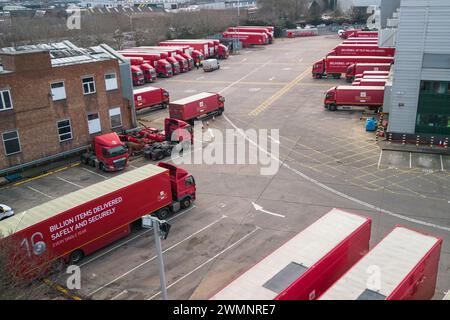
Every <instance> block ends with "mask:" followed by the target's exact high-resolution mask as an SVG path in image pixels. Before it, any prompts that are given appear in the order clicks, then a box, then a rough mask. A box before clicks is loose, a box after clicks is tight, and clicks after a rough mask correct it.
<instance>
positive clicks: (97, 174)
mask: <svg viewBox="0 0 450 320" xmlns="http://www.w3.org/2000/svg"><path fill="white" fill-rule="evenodd" d="M81 169H82V170H84V171H86V172H89V173H92V174H94V175H96V176H99V177H102V178H103V179H108V177H107V176H104V175H101V174H100V173H97V172H94V171H92V170H89V169H86V168H81Z"/></svg>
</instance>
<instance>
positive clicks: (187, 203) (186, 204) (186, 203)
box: [181, 198, 192, 209]
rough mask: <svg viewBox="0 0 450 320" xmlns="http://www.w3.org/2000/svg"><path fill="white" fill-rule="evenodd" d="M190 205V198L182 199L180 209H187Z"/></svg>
mask: <svg viewBox="0 0 450 320" xmlns="http://www.w3.org/2000/svg"><path fill="white" fill-rule="evenodd" d="M191 204H192V200H191V198H184V199H183V200H182V201H181V209H187V208H189V207H190V206H191Z"/></svg>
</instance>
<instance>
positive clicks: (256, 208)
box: [252, 201, 286, 218]
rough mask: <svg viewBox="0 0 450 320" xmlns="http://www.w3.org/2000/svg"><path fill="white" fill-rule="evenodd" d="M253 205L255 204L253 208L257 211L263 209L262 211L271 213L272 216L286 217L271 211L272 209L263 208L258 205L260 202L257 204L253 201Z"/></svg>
mask: <svg viewBox="0 0 450 320" xmlns="http://www.w3.org/2000/svg"><path fill="white" fill-rule="evenodd" d="M252 205H253V208H255V210H256V211H261V212H264V213H267V214H270V215H272V216H275V217H280V218H286V216H283V215H282V214H278V213H273V212H270V211H267V210H264V208H263V207H261V206H260V205H258V204H256V203H254V202H253V201H252Z"/></svg>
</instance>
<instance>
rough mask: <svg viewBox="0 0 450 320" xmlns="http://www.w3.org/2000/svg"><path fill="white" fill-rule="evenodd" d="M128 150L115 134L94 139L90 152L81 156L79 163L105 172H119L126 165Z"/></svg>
mask: <svg viewBox="0 0 450 320" xmlns="http://www.w3.org/2000/svg"><path fill="white" fill-rule="evenodd" d="M128 156H129V155H128V149H127V148H126V146H125V144H124V143H123V142H122V141H120V138H119V136H118V135H117V133H115V132H111V133H107V134H104V135H100V136H96V137H94V141H93V143H92V150H91V151H88V152H86V153H83V154H82V155H81V162H82V163H84V164H87V165H90V166H92V167H96V168H99V169H100V170H102V171H105V172H114V171H120V170H123V169H125V168H126V167H127V165H128Z"/></svg>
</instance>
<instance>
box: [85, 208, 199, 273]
mask: <svg viewBox="0 0 450 320" xmlns="http://www.w3.org/2000/svg"><path fill="white" fill-rule="evenodd" d="M195 208H197V206H192V207H190V208H188V209H186V210H184V211H183V212H181V213H180V214H177V215H176V216H173V217H171V218H169V219H167V222H170V221H172V220H174V219H176V218H179V217H181V216H183V215H185V214H186V213H188V212H190V211H191V210H192V209H195ZM152 231H153V229H148V230H145V231H144V232H141V233H140V234H138V235H135V236H134V237H132V238H130V239H127V240H126V241H124V242H121V243H119V244H118V245H116V246H114V247H112V248H111V249H108V250H107V251H104V252H102V253H101V254H98V255H96V256H95V257H92V258H91V259H89V260H86V261H85V262H83V263H81V264H80V265H79V267H80V268H81V267H84V266H85V265H87V264H89V263H91V262H93V261H95V260H97V259H99V258H101V257H103V256H105V255H107V254H108V253H110V252H112V251H114V250H116V249H119V248H120V247H122V246H124V245H126V244H128V243H129V242H131V241H133V240H135V239H137V238H139V237H141V236H143V235H145V234H147V233H149V232H152Z"/></svg>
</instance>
